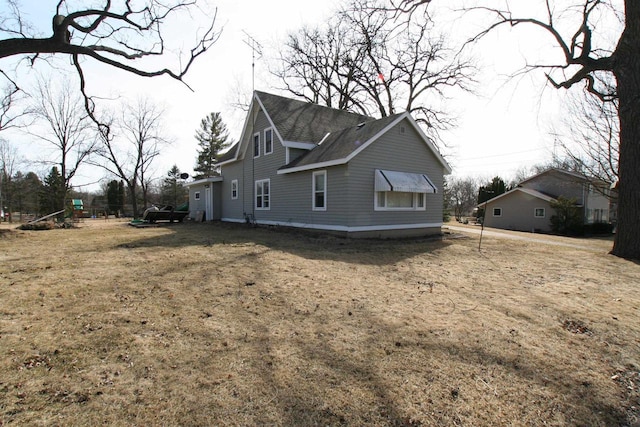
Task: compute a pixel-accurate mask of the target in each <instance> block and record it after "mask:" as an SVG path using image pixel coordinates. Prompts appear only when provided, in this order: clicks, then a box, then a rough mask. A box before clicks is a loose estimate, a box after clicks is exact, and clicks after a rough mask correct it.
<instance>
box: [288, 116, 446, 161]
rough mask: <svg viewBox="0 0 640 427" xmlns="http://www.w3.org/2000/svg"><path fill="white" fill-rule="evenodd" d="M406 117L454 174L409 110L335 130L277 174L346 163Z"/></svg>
mask: <svg viewBox="0 0 640 427" xmlns="http://www.w3.org/2000/svg"><path fill="white" fill-rule="evenodd" d="M405 119H407V120H408V122H409V123H410V124H411V125H412V126H413V127H414V129H415V130H416V132H417V133H418V134H419V135H420V138H421V139H422V141H423V142H424V143H425V144H426V146H427V149H429V150H430V151H431V152H432V153H433V154H434V156H435V157H436V158H437V159H438V160H439V161H440V163H441V164H442V166H444V168H445V170H446V171H447V172H448V173H451V166H449V164H448V163H447V161H446V160H445V159H444V158H443V157H442V155H441V154H440V152H439V151H438V150H437V149H436V147H435V146H434V145H433V143H432V142H431V140H430V139H429V138H428V137H427V136H426V135H425V134H424V132H423V131H422V129H420V126H418V124H417V123H416V122H415V120H413V118H412V117H411V115H410V114H409V113H408V112H405V113H399V114H394V115H392V116H387V117H383V118H381V119H378V120H373V121H369V122H366V123H361V124H359V125H357V126H352V127H349V128H346V129H342V130H339V131H337V132H333V133H331V134H329V135H327V137H326V138H325V139H324V140H323V141H322V142H321V143H320V144H319V145H318V146H316V147H315V148H314V149H313V150H311V151H309V152H308V153H306V154H304V155H302V156H301V157H299V158H298V159H296V160H294V161H293V162H291V163H289V164H287V165H285V166H283V167H281V168H280V169H278V173H279V174H283V173H290V172H299V171H303V170H309V169H317V168H321V167H328V166H335V165H340V164H344V163H347V162H348V161H349V160H351V159H352V158H354V157H355V156H356V155H358V153H360V152H361V151H362V150H364V149H365V148H366V147H368V146H369V145H370V144H372V143H373V142H374V141H375V140H376V139H378V138H379V137H380V136H382V135H384V134H385V133H386V132H387V131H389V130H390V129H391V128H393V127H394V126H395V125H397V124H398V123H399V122H400V121H402V120H405Z"/></svg>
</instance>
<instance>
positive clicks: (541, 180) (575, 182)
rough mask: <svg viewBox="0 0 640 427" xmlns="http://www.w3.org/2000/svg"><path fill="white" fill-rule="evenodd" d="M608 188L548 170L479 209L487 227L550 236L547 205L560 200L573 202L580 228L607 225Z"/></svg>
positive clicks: (572, 173)
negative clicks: (577, 211) (581, 223)
mask: <svg viewBox="0 0 640 427" xmlns="http://www.w3.org/2000/svg"><path fill="white" fill-rule="evenodd" d="M608 188H609V186H608V185H607V184H605V183H600V182H594V181H593V180H590V179H589V178H587V177H586V176H584V175H581V174H578V173H575V172H570V171H566V170H562V169H555V168H551V169H548V170H546V171H544V172H541V173H539V174H537V175H534V176H532V177H530V178H528V179H525V180H524V181H522V182H520V183H519V184H518V186H517V187H515V188H514V189H512V190H510V191H507V192H506V193H503V194H500V195H499V196H496V197H494V198H492V199H490V200H487V201H486V202H485V203H482V204H481V205H480V206H479V208H485V215H484V224H485V225H486V226H487V227H495V228H502V229H507V230H519V231H535V232H538V231H539V232H550V231H552V230H551V222H550V220H551V216H553V215H554V214H555V212H554V209H553V208H551V203H552V202H554V201H555V200H557V199H558V198H559V197H560V196H563V197H564V198H566V199H575V200H576V205H577V206H578V207H579V208H580V212H581V215H582V217H583V219H584V224H592V223H596V222H608V221H609V219H610V214H609V212H610V208H609V204H610V201H609V197H608Z"/></svg>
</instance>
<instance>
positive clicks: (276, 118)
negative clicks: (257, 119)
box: [255, 91, 374, 144]
mask: <svg viewBox="0 0 640 427" xmlns="http://www.w3.org/2000/svg"><path fill="white" fill-rule="evenodd" d="M255 97H256V99H257V100H258V102H259V103H260V105H261V106H262V107H263V110H264V111H265V113H266V114H267V116H268V117H269V120H270V121H271V124H272V125H273V126H274V127H275V128H276V129H277V132H278V133H279V134H280V137H281V138H282V141H283V142H286V141H292V142H306V143H312V144H317V143H319V142H320V141H321V140H322V138H324V137H325V135H326V134H327V133H329V132H335V131H338V130H340V129H344V128H348V127H351V126H355V125H357V124H358V123H362V122H365V121H371V120H374V119H373V117H369V116H364V115H362V114H355V113H350V112H348V111H344V110H337V109H335V108H329V107H323V106H321V105H317V104H311V103H308V102H303V101H298V100H296V99H290V98H285V97H283V96H278V95H272V94H270V93H266V92H259V91H256V92H255Z"/></svg>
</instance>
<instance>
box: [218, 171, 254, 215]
mask: <svg viewBox="0 0 640 427" xmlns="http://www.w3.org/2000/svg"><path fill="white" fill-rule="evenodd" d="M222 176H224V181H222V194H221V199H222V218H225V219H234V220H238V221H243V220H244V215H243V212H244V210H243V206H242V200H243V198H244V197H247V194H248V193H247V190H246V188H245V187H244V186H243V183H244V181H245V180H244V178H243V176H242V162H241V161H240V162H234V163H231V164H228V165H224V166H222ZM235 179H237V180H238V198H237V199H235V200H233V199H232V198H231V182H232V181H233V180H235Z"/></svg>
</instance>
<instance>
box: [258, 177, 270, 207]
mask: <svg viewBox="0 0 640 427" xmlns="http://www.w3.org/2000/svg"><path fill="white" fill-rule="evenodd" d="M270 191H271V189H270V180H268V179H262V180H260V181H256V209H263V210H268V209H269V207H270V206H271V205H270V195H271V193H270Z"/></svg>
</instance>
